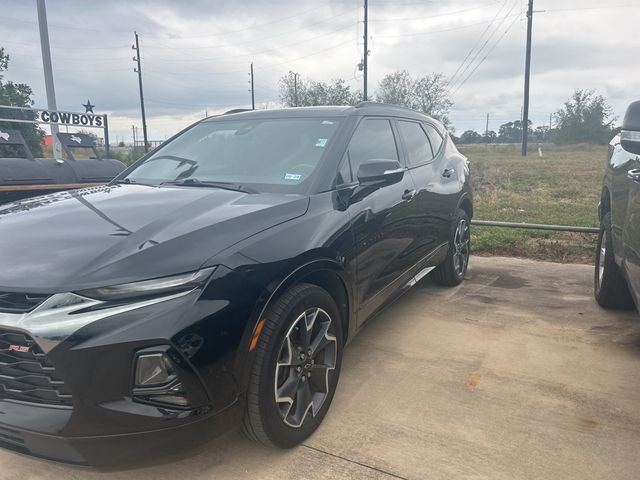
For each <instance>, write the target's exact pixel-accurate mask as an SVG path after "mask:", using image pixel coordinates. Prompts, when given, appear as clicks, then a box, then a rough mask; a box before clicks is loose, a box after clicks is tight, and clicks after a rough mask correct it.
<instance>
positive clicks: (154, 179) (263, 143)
mask: <svg viewBox="0 0 640 480" xmlns="http://www.w3.org/2000/svg"><path fill="white" fill-rule="evenodd" d="M339 125H340V122H339V120H335V119H330V118H295V119H291V118H284V119H260V120H258V119H247V120H242V119H240V118H238V119H233V120H232V119H220V120H212V121H204V122H202V123H200V124H198V125H196V126H195V127H193V128H191V129H189V130H187V131H186V132H184V133H183V134H182V135H180V136H179V137H177V138H176V139H175V140H173V141H171V142H169V143H167V144H165V145H163V146H161V147H160V148H158V149H157V150H156V152H155V153H154V154H153V155H151V156H150V157H149V158H148V159H146V160H145V161H144V162H142V163H140V164H139V165H137V167H136V168H135V169H134V170H133V171H132V172H130V173H129V175H128V176H127V178H130V179H131V180H133V181H139V182H142V183H161V182H166V181H183V180H186V179H192V180H198V181H200V182H227V183H239V184H243V185H244V184H250V185H251V186H252V187H253V188H255V189H258V190H260V191H278V192H280V191H282V192H300V191H304V188H305V187H304V185H306V184H308V182H307V183H306V184H305V180H307V179H309V178H310V177H311V176H312V175H313V174H314V172H315V170H316V167H317V166H318V164H319V163H320V161H321V158H322V157H323V154H324V152H325V151H326V150H327V148H328V147H329V146H330V145H331V141H332V139H333V137H334V134H335V132H336V131H337V129H338V127H339ZM298 185H300V187H298Z"/></svg>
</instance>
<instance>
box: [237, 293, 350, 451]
mask: <svg viewBox="0 0 640 480" xmlns="http://www.w3.org/2000/svg"><path fill="white" fill-rule="evenodd" d="M264 319H265V324H264V327H263V329H262V332H261V334H260V339H259V340H258V345H257V347H256V356H255V361H254V365H253V369H252V372H251V378H250V383H249V389H248V393H247V413H246V415H245V420H244V424H243V430H244V432H245V433H246V434H247V435H248V436H249V437H250V438H252V439H253V440H256V441H258V442H260V443H263V444H265V445H269V446H277V447H281V448H289V447H293V446H295V445H297V444H299V443H300V442H302V441H304V440H305V439H306V438H307V437H308V436H309V435H311V434H312V433H313V432H314V431H315V430H316V429H317V428H318V426H319V425H320V423H321V422H322V420H323V418H324V416H325V414H326V413H327V410H328V409H329V405H330V404H331V401H332V399H333V395H334V393H335V390H336V386H337V384H338V377H339V375H340V365H341V362H342V329H341V321H340V314H339V312H338V308H337V306H336V304H335V302H334V300H333V298H331V296H330V295H329V294H328V293H327V292H326V291H325V290H323V289H322V288H320V287H318V286H315V285H310V284H299V285H296V286H294V287H292V288H291V289H289V290H288V291H287V292H285V293H284V294H283V295H282V296H281V297H280V298H279V299H278V300H277V301H276V302H275V303H274V304H273V305H272V306H270V307H269V308H268V309H267V312H266V313H265V316H264Z"/></svg>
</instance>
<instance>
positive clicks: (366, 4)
mask: <svg viewBox="0 0 640 480" xmlns="http://www.w3.org/2000/svg"><path fill="white" fill-rule="evenodd" d="M368 56H369V2H368V0H364V59H363V60H362V65H363V67H362V68H363V86H362V99H363V100H364V101H365V102H366V101H367V73H368V63H369V62H368V59H367V57H368Z"/></svg>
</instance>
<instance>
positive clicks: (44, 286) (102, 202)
mask: <svg viewBox="0 0 640 480" xmlns="http://www.w3.org/2000/svg"><path fill="white" fill-rule="evenodd" d="M308 205H309V198H308V197H305V196H300V195H286V194H266V193H265V194H246V193H242V192H235V191H229V190H222V189H217V188H203V187H175V186H166V187H153V186H146V185H114V186H100V187H94V188H88V189H83V190H75V191H69V192H59V193H55V194H51V195H45V196H41V197H35V198H31V199H28V200H23V201H21V202H16V203H10V204H6V205H0V265H2V268H1V269H0V291H23V292H30V293H55V292H63V291H73V290H79V289H82V288H92V287H97V286H101V285H115V284H119V283H125V282H132V281H137V280H142V279H148V278H156V277H161V276H166V275H172V274H177V273H182V272H188V271H192V270H197V269H198V268H200V267H201V266H202V265H203V264H204V262H206V261H207V260H208V259H210V258H212V257H213V256H215V255H216V254H217V253H219V252H221V251H222V250H225V249H226V248H228V247H230V246H232V245H234V244H235V243H237V242H239V241H241V240H243V239H245V238H247V237H249V236H251V235H255V234H256V233H259V232H261V231H263V230H265V229H267V228H270V227H273V226H275V225H278V224H280V223H283V222H286V221H289V220H292V219H294V218H296V217H299V216H301V215H304V214H305V212H306V211H307V208H308Z"/></svg>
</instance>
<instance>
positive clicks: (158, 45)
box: [150, 8, 360, 50]
mask: <svg viewBox="0 0 640 480" xmlns="http://www.w3.org/2000/svg"><path fill="white" fill-rule="evenodd" d="M359 9H360V8H352V9H349V10H345V11H344V12H341V13H339V14H337V15H333V16H331V17H327V18H324V19H322V20H319V21H317V22H313V23H307V24H306V25H303V26H300V27H296V28H294V29H291V30H287V31H284V32H280V33H276V34H274V35H268V36H266V37H259V38H252V39H251V40H246V41H242V42H233V43H223V44H218V45H207V46H194V47H169V46H166V45H162V44H158V43H157V42H156V45H157V46H155V47H153V46H150V48H158V49H162V50H208V49H211V48H224V47H237V46H238V45H246V44H248V43H256V42H263V41H265V40H271V39H273V38H277V37H282V36H284V35H288V34H290V33H292V32H297V31H299V30H308V29H309V27H313V26H316V25H319V24H321V23H325V22H327V21H329V20H333V19H335V18H338V17H342V16H344V15H346V14H348V13H351V12H354V11H355V10H359ZM188 38H189V37H183V38H180V40H188Z"/></svg>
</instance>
